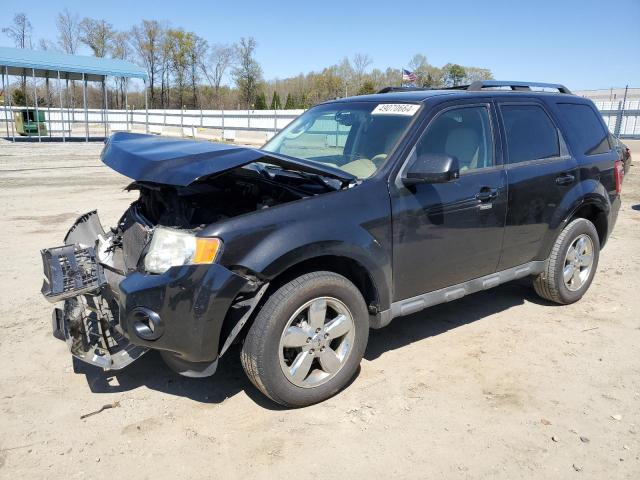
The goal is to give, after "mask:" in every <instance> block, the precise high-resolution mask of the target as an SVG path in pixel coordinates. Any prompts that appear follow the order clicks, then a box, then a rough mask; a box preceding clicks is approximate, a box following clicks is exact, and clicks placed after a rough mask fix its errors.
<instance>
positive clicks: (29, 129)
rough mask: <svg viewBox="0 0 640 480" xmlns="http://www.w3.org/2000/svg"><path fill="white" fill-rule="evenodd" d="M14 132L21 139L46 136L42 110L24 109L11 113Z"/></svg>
mask: <svg viewBox="0 0 640 480" xmlns="http://www.w3.org/2000/svg"><path fill="white" fill-rule="evenodd" d="M36 117H37V120H36ZM13 118H14V121H15V125H16V131H17V132H18V134H19V135H22V136H23V137H37V136H38V135H40V136H44V135H47V125H46V123H45V122H46V120H45V116H44V112H43V111H42V110H38V112H37V115H36V110H35V109H30V108H25V109H23V110H18V111H17V112H14V113H13Z"/></svg>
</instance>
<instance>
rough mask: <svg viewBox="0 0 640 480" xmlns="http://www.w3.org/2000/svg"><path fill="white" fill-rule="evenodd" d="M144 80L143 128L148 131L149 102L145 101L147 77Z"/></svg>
mask: <svg viewBox="0 0 640 480" xmlns="http://www.w3.org/2000/svg"><path fill="white" fill-rule="evenodd" d="M143 82H144V128H145V133H149V102H148V101H147V79H146V78H145V79H144V80H143Z"/></svg>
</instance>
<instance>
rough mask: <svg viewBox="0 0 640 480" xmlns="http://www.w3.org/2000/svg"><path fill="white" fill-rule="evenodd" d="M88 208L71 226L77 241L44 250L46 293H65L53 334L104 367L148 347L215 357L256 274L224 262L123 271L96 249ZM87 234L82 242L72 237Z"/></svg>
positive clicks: (194, 358) (198, 360) (195, 358)
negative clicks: (91, 242)
mask: <svg viewBox="0 0 640 480" xmlns="http://www.w3.org/2000/svg"><path fill="white" fill-rule="evenodd" d="M88 215H89V216H87V215H85V216H83V217H80V218H79V219H78V220H77V221H76V223H75V224H74V226H73V227H72V229H71V231H73V232H74V236H75V237H76V238H74V236H71V237H70V236H69V235H68V236H67V238H66V239H65V240H66V241H67V242H68V243H70V244H68V245H65V246H63V247H57V248H53V249H45V250H43V251H42V259H43V266H44V273H45V284H44V285H43V290H42V293H43V295H44V296H45V297H46V298H47V299H48V300H49V301H51V302H52V303H53V302H59V301H64V308H56V309H55V310H54V313H53V317H52V325H53V333H54V336H56V337H58V338H64V339H65V340H66V342H67V345H68V346H69V349H70V351H71V354H72V355H73V356H75V357H76V358H78V359H80V360H82V361H84V362H86V363H90V364H93V365H96V366H99V367H101V368H103V369H105V370H119V369H121V368H124V367H125V366H127V365H129V364H130V363H131V362H133V361H134V360H136V359H137V358H139V357H140V356H141V355H142V354H144V353H145V352H146V351H147V350H149V349H155V350H160V351H162V352H164V353H165V354H166V356H169V357H171V358H172V359H173V363H174V364H181V365H188V364H200V365H202V364H205V363H209V364H210V363H212V362H214V361H215V360H216V359H217V358H218V347H219V344H220V334H221V330H222V326H223V323H224V320H225V317H226V316H227V313H228V312H229V309H230V307H231V304H232V303H233V301H234V299H235V298H236V297H237V296H238V294H239V293H240V292H242V291H243V289H244V288H245V287H246V286H247V284H248V283H249V280H248V279H246V278H244V277H242V276H240V275H237V274H236V273H234V272H232V271H230V270H228V269H227V268H225V267H223V266H221V265H218V264H211V265H185V266H180V267H172V268H170V269H169V270H167V271H166V272H165V273H163V274H160V275H154V274H147V273H143V272H139V271H134V272H131V273H127V274H125V275H116V274H114V273H113V272H112V271H110V270H108V269H107V268H105V266H104V265H103V264H102V263H100V260H99V258H100V257H99V255H98V254H95V252H96V251H99V250H100V245H99V244H98V239H97V238H95V244H94V245H89V242H88V241H87V237H88V236H89V229H90V227H91V228H94V230H95V225H96V222H99V221H98V220H97V215H95V213H93V214H88ZM80 234H85V235H84V237H83V240H82V242H80V243H72V242H77V237H78V235H80ZM70 240H71V241H70ZM125 247H126V246H125ZM185 368H186V367H185Z"/></svg>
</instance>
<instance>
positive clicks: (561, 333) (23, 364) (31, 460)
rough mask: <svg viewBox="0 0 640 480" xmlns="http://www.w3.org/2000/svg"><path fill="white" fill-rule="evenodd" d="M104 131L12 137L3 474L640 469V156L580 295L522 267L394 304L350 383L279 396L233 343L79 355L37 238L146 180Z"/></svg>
mask: <svg viewBox="0 0 640 480" xmlns="http://www.w3.org/2000/svg"><path fill="white" fill-rule="evenodd" d="M639 146H640V142H639V143H638V144H636V145H634V146H633V147H634V148H635V158H636V159H638V158H640V148H637V147H639ZM99 149H100V146H99V145H89V146H86V145H83V144H77V145H67V146H62V145H16V146H14V145H8V144H0V206H1V207H2V212H3V216H2V220H0V222H1V223H0V225H1V227H2V236H1V237H0V250H1V251H2V256H1V261H0V285H1V288H0V291H1V292H2V296H1V297H0V313H1V315H0V366H2V369H1V370H0V409H1V413H0V478H7V479H8V478H11V479H15V478H82V479H89V478H104V479H113V478H225V479H231V478H276V476H278V477H280V476H281V477H282V478H285V477H286V478H294V477H306V476H319V477H324V478H337V477H340V478H368V477H371V476H375V477H377V478H388V477H397V478H474V479H476V478H504V479H517V478H552V479H562V478H593V479H609V478H627V479H638V478H640V460H639V459H640V315H639V314H638V312H639V311H640V294H639V291H638V285H640V248H639V247H640V175H639V174H638V173H639V172H636V171H634V169H632V171H631V174H630V175H629V176H628V177H627V179H626V181H625V184H624V187H623V198H624V202H623V206H622V210H621V212H620V218H619V220H618V224H617V228H616V230H615V232H614V234H613V237H612V238H611V240H610V241H609V244H608V245H607V247H606V248H605V250H604V251H603V254H602V256H601V258H600V266H599V272H598V274H597V276H596V278H595V281H594V284H593V285H592V287H591V289H590V291H589V292H588V294H587V295H586V296H585V298H584V299H583V300H582V301H581V302H579V303H577V304H574V305H571V306H566V307H559V306H555V305H550V304H548V303H545V302H543V301H541V300H540V299H539V298H537V297H536V295H535V294H534V293H533V291H532V290H531V289H530V288H529V287H528V286H527V285H526V284H525V283H518V284H509V285H504V286H502V287H499V288H497V289H495V290H491V291H488V292H484V293H478V294H475V295H472V296H470V297H467V298H465V299H462V300H460V301H457V302H453V303H450V304H447V305H443V306H439V307H435V308H432V309H430V310H427V311H425V312H422V313H419V314H416V315H413V316H411V317H407V318H404V319H398V320H396V321H394V322H393V323H392V324H391V325H390V326H389V327H388V328H386V329H384V330H380V331H375V332H372V335H371V339H370V341H369V347H368V349H367V353H366V356H365V357H366V358H365V360H364V361H363V363H362V369H361V371H360V373H359V375H358V376H357V378H356V379H355V380H354V381H353V383H352V384H351V385H350V386H349V388H347V389H346V390H345V391H344V392H342V393H341V394H339V395H337V396H336V397H334V398H332V399H330V400H328V401H326V402H324V403H322V404H320V405H316V406H313V407H310V408H305V409H300V410H282V409H280V408H278V407H277V406H276V405H274V404H272V403H271V402H269V401H267V400H265V399H264V398H263V397H261V396H260V394H258V393H257V391H256V390H255V389H254V388H253V387H252V386H251V385H250V384H249V382H248V380H247V379H246V378H245V377H244V374H243V371H242V368H241V366H240V363H239V360H238V352H237V350H236V351H232V352H231V354H229V355H228V356H226V357H225V358H224V360H223V361H221V363H220V365H219V368H218V373H217V374H216V375H215V376H214V377H212V378H211V379H204V380H194V379H187V378H183V377H179V376H177V375H175V374H173V373H171V372H170V371H169V370H168V369H167V368H166V367H165V366H164V365H163V363H162V361H161V359H160V357H159V356H158V355H156V354H155V353H151V354H148V355H146V356H145V357H143V358H142V359H141V360H140V361H139V362H137V363H135V364H134V365H132V366H131V367H130V368H128V369H127V370H125V371H123V372H121V373H118V374H115V375H113V374H106V373H103V372H101V371H99V370H95V369H92V368H76V369H75V371H74V367H73V364H72V361H71V357H70V356H69V354H68V352H67V349H66V346H65V345H64V343H63V342H60V341H57V340H55V339H53V337H52V336H51V333H50V311H51V306H50V305H49V304H48V303H47V302H45V301H44V300H43V299H42V298H41V296H40V293H39V290H40V284H41V265H40V258H39V249H40V248H43V247H47V246H54V245H58V244H60V243H61V239H62V237H63V235H64V233H65V232H66V229H67V228H68V226H69V225H70V223H71V222H72V221H73V219H74V218H75V217H76V216H77V215H78V214H80V213H83V212H86V211H88V210H91V209H93V208H96V207H98V209H99V211H100V214H101V217H102V220H103V222H104V223H105V224H106V225H111V224H113V222H115V221H116V220H117V218H118V216H119V214H120V213H121V212H122V211H123V210H124V209H125V207H126V206H127V205H128V203H129V202H130V201H131V200H132V199H133V195H132V194H128V193H126V192H123V191H122V187H123V186H124V185H126V183H127V179H125V178H124V177H121V176H119V175H118V174H115V173H113V172H111V171H110V170H108V169H107V168H106V167H103V166H101V164H100V163H99V160H98V158H97V155H98V153H99ZM636 162H637V161H636ZM635 168H636V169H637V168H638V167H635ZM111 402H119V406H118V407H116V408H113V409H110V410H105V411H103V412H102V413H100V414H97V415H94V416H91V417H89V418H86V419H85V420H81V419H80V415H81V414H84V413H88V412H91V411H94V410H97V409H99V408H100V407H101V406H102V405H104V404H108V403H111Z"/></svg>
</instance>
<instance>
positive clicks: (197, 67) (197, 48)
mask: <svg viewBox="0 0 640 480" xmlns="http://www.w3.org/2000/svg"><path fill="white" fill-rule="evenodd" d="M192 35H193V42H192V43H191V45H189V47H190V48H189V52H188V57H189V76H190V77H191V95H192V99H193V108H197V107H198V104H199V102H198V82H199V80H200V77H199V72H200V71H201V70H202V65H203V62H204V61H205V60H204V59H205V57H206V56H207V50H209V44H208V43H207V41H206V40H205V39H204V38H202V37H199V36H198V35H196V34H192Z"/></svg>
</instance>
